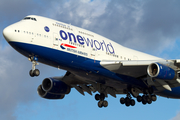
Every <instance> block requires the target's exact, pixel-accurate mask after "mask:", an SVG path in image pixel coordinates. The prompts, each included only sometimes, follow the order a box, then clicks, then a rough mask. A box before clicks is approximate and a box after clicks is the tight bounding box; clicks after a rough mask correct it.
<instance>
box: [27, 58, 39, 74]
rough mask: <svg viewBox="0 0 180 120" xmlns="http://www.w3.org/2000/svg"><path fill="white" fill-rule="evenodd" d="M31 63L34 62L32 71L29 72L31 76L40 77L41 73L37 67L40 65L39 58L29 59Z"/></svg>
mask: <svg viewBox="0 0 180 120" xmlns="http://www.w3.org/2000/svg"><path fill="white" fill-rule="evenodd" d="M29 61H31V62H32V69H31V70H30V71H29V75H30V76H31V77H34V76H39V75H40V71H39V70H38V69H36V65H39V64H38V63H37V61H38V58H37V57H31V58H29Z"/></svg>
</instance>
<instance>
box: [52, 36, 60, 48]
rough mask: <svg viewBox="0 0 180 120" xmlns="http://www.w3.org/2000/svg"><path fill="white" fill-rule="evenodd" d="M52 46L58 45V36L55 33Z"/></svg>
mask: <svg viewBox="0 0 180 120" xmlns="http://www.w3.org/2000/svg"><path fill="white" fill-rule="evenodd" d="M53 45H55V46H58V45H59V39H58V34H57V33H54V34H53Z"/></svg>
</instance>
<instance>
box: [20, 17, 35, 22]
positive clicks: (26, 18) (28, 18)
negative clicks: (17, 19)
mask: <svg viewBox="0 0 180 120" xmlns="http://www.w3.org/2000/svg"><path fill="white" fill-rule="evenodd" d="M23 20H34V21H37V20H36V18H32V17H25V18H24V19H23Z"/></svg>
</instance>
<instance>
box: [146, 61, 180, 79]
mask: <svg viewBox="0 0 180 120" xmlns="http://www.w3.org/2000/svg"><path fill="white" fill-rule="evenodd" d="M147 73H148V75H149V76H151V77H153V78H157V79H165V80H173V79H176V78H177V75H176V72H175V71H174V70H173V69H172V68H170V67H168V66H166V65H162V64H160V63H152V64H150V65H149V66H148V68H147Z"/></svg>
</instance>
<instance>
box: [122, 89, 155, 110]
mask: <svg viewBox="0 0 180 120" xmlns="http://www.w3.org/2000/svg"><path fill="white" fill-rule="evenodd" d="M131 95H132V96H134V95H133V93H132V92H128V93H127V97H126V98H123V97H122V98H121V99H120V103H121V104H125V105H126V106H127V107H129V106H130V105H131V106H134V105H135V100H133V99H132V97H131ZM134 97H135V98H136V99H137V101H138V102H142V104H143V105H146V104H151V103H152V102H155V101H156V100H157V97H156V95H154V94H153V89H152V88H149V89H145V90H144V91H143V95H142V96H140V95H138V96H134Z"/></svg>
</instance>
